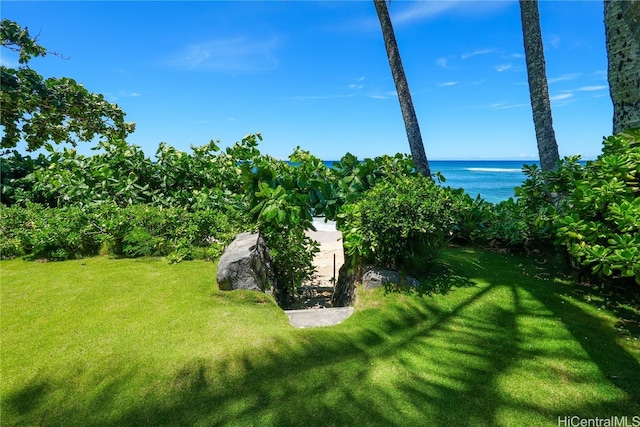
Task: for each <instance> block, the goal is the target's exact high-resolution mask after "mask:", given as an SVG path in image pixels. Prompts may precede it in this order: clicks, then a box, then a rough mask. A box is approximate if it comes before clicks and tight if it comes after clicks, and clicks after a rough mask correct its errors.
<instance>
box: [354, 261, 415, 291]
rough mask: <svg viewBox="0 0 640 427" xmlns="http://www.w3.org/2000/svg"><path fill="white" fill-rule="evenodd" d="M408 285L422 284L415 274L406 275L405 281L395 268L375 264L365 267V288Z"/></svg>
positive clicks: (363, 279)
mask: <svg viewBox="0 0 640 427" xmlns="http://www.w3.org/2000/svg"><path fill="white" fill-rule="evenodd" d="M401 284H404V285H407V286H409V287H412V288H417V287H419V286H420V281H419V280H418V279H416V278H415V277H413V276H405V278H404V281H403V280H402V277H401V276H400V273H398V272H397V271H395V270H385V269H383V268H378V267H374V266H369V267H365V268H364V273H362V286H363V287H364V288H365V289H376V288H379V287H382V286H388V285H401Z"/></svg>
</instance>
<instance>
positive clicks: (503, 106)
mask: <svg viewBox="0 0 640 427" xmlns="http://www.w3.org/2000/svg"><path fill="white" fill-rule="evenodd" d="M529 105H530V104H528V103H523V104H509V103H506V102H494V103H493V104H490V105H489V106H488V108H491V109H492V110H510V109H512V108H522V107H528V106H529Z"/></svg>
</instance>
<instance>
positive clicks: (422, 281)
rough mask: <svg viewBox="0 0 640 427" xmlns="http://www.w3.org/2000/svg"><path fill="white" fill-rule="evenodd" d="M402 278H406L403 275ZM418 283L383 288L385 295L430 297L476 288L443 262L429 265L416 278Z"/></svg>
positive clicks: (392, 284) (471, 282) (402, 283)
mask: <svg viewBox="0 0 640 427" xmlns="http://www.w3.org/2000/svg"><path fill="white" fill-rule="evenodd" d="M402 276H406V275H405V274H403V275H402ZM416 279H417V281H418V283H408V282H407V281H402V282H401V283H389V284H386V285H385V287H384V290H385V294H389V293H403V294H408V295H418V296H432V295H435V294H440V295H447V294H448V293H449V292H451V291H452V290H453V289H455V288H466V287H472V286H476V283H475V282H474V281H473V280H471V279H470V278H469V277H467V276H465V275H462V274H459V272H457V271H456V269H455V268H453V267H452V265H451V264H450V263H449V262H447V261H445V260H438V261H434V262H432V263H430V264H429V265H428V267H425V268H424V271H423V272H422V273H421V274H419V275H418V277H417V278H416Z"/></svg>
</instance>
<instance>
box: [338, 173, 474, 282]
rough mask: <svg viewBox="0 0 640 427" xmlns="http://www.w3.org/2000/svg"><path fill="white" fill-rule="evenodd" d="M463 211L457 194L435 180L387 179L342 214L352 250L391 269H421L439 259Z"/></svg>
mask: <svg viewBox="0 0 640 427" xmlns="http://www.w3.org/2000/svg"><path fill="white" fill-rule="evenodd" d="M461 209H463V205H462V202H461V197H460V195H459V194H458V193H456V192H453V191H451V190H450V189H447V188H442V187H439V186H437V185H436V184H435V183H434V182H433V181H432V180H431V179H429V178H425V177H421V176H415V177H398V178H391V179H387V180H384V181H382V182H380V183H378V184H377V185H375V186H374V187H373V188H372V189H371V190H370V191H368V192H367V193H365V194H364V196H363V198H362V200H360V201H359V202H357V203H356V204H355V205H349V206H345V209H344V211H343V212H342V213H341V214H340V216H339V225H340V227H341V229H342V231H343V233H344V238H345V247H346V248H347V250H348V254H349V255H352V256H354V255H355V256H357V257H360V258H361V259H362V260H363V261H365V262H373V263H375V264H376V265H378V266H381V267H386V268H396V269H398V268H406V269H409V270H419V269H421V268H423V267H424V265H418V264H417V263H418V261H419V262H422V263H425V262H426V263H428V262H429V261H430V260H433V259H435V257H436V255H437V253H438V251H439V250H440V248H441V247H442V246H443V245H444V243H445V242H446V241H447V239H448V238H450V236H451V235H452V233H453V229H454V226H455V224H456V222H457V218H458V216H459V211H460V210H461Z"/></svg>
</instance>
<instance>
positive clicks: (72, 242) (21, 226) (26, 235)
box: [0, 204, 101, 260]
mask: <svg viewBox="0 0 640 427" xmlns="http://www.w3.org/2000/svg"><path fill="white" fill-rule="evenodd" d="M0 213H1V216H2V223H1V224H2V225H1V226H0V239H1V241H2V244H1V246H0V250H1V252H2V257H4V258H7V257H14V256H21V255H29V256H31V257H33V258H36V259H38V258H47V259H50V260H65V259H69V258H75V257H80V256H84V255H93V254H96V253H97V252H98V249H99V248H100V244H101V235H100V234H101V233H100V232H99V230H97V229H96V227H95V226H94V224H93V222H92V221H91V218H90V217H89V216H87V215H86V214H85V213H84V212H83V211H82V209H80V208H76V207H66V208H60V209H51V208H48V207H43V206H40V205H34V204H30V205H29V206H28V207H27V208H21V207H17V206H14V207H11V208H7V207H2V206H0Z"/></svg>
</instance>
